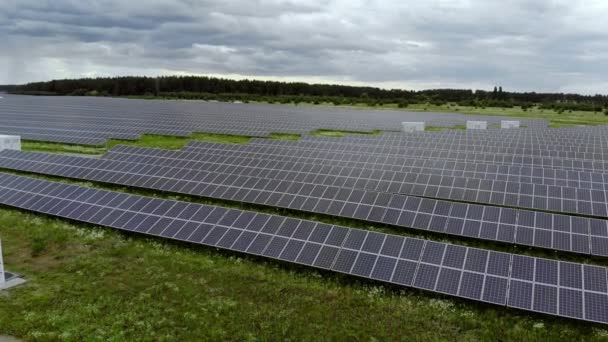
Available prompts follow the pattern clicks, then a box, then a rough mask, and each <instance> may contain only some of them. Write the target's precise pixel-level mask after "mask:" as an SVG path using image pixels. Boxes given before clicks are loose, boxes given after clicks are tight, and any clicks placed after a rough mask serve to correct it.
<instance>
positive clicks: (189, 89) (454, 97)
mask: <svg viewBox="0 0 608 342" xmlns="http://www.w3.org/2000/svg"><path fill="white" fill-rule="evenodd" d="M0 90H5V91H10V92H14V93H21V94H41V95H96V96H146V97H165V98H184V99H206V100H213V99H215V100H232V101H234V100H239V101H250V100H262V101H269V102H295V103H298V102H311V103H312V102H319V103H320V102H327V103H335V104H354V103H364V104H368V105H381V104H388V103H396V104H398V105H399V106H401V107H404V106H407V105H408V104H411V103H431V104H434V105H442V104H447V103H453V104H458V105H464V106H475V107H503V108H509V107H514V106H521V107H523V108H524V109H525V108H529V107H531V106H539V107H541V108H545V109H553V110H556V111H565V110H588V111H601V110H603V109H604V108H607V107H608V96H607V95H593V96H590V95H579V94H563V93H536V92H509V91H503V89H502V87H494V89H493V90H492V91H486V90H470V89H431V90H419V91H413V90H401V89H381V88H376V87H356V86H345V85H337V84H308V83H303V82H276V81H258V80H248V79H246V80H232V79H223V78H214V77H204V76H163V77H137V76H129V77H105V78H82V79H63V80H53V81H48V82H34V83H28V84H23V85H17V86H0Z"/></svg>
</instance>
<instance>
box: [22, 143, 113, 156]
mask: <svg viewBox="0 0 608 342" xmlns="http://www.w3.org/2000/svg"><path fill="white" fill-rule="evenodd" d="M21 149H22V150H24V151H36V152H52V153H78V154H102V153H104V152H106V149H105V147H94V146H84V145H72V144H61V143H52V142H40V141H30V140H23V141H21Z"/></svg>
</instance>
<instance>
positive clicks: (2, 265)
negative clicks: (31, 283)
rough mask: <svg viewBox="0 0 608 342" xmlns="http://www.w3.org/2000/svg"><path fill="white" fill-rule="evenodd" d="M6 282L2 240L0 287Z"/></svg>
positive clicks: (0, 247)
mask: <svg viewBox="0 0 608 342" xmlns="http://www.w3.org/2000/svg"><path fill="white" fill-rule="evenodd" d="M5 282H6V277H5V276H4V260H3V259H2V240H0V285H3V284H4V283H5Z"/></svg>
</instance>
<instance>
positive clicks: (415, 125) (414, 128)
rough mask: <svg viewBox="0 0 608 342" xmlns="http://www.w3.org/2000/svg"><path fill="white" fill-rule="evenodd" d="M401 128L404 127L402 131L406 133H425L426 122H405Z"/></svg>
mask: <svg viewBox="0 0 608 342" xmlns="http://www.w3.org/2000/svg"><path fill="white" fill-rule="evenodd" d="M401 126H402V127H403V128H402V129H401V131H402V132H406V133H412V132H419V131H424V122H417V121H404V122H402V123H401Z"/></svg>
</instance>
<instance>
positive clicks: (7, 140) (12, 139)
mask: <svg viewBox="0 0 608 342" xmlns="http://www.w3.org/2000/svg"><path fill="white" fill-rule="evenodd" d="M2 150H21V137H20V136H18V135H3V134H0V151H2Z"/></svg>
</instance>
